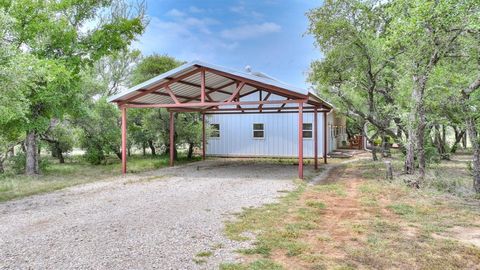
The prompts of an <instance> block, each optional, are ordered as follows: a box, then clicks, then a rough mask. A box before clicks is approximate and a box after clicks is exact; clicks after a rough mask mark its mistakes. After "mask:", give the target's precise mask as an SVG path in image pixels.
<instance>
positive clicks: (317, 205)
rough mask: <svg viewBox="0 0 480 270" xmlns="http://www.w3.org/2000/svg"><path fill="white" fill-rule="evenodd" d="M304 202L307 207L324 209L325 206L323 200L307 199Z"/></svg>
mask: <svg viewBox="0 0 480 270" xmlns="http://www.w3.org/2000/svg"><path fill="white" fill-rule="evenodd" d="M305 204H306V205H307V206H309V207H314V208H318V209H325V208H326V207H327V206H326V205H325V203H323V202H318V201H313V200H308V201H306V202H305Z"/></svg>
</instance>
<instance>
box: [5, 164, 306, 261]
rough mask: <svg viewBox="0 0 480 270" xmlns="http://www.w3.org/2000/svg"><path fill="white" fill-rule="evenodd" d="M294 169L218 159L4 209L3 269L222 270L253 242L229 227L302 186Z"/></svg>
mask: <svg viewBox="0 0 480 270" xmlns="http://www.w3.org/2000/svg"><path fill="white" fill-rule="evenodd" d="M296 168H297V167H296V166H292V165H280V164H265V163H254V162H251V161H245V160H238V159H215V160H207V161H202V162H195V163H190V164H188V165H185V166H179V167H174V168H165V169H160V170H156V171H152V172H148V173H142V174H136V175H129V176H127V177H118V178H112V179H109V180H108V181H99V182H94V183H90V184H85V185H81V186H75V187H71V188H67V189H63V190H60V191H57V192H52V193H48V194H43V195H36V196H31V197H27V198H24V199H19V200H14V201H9V202H5V203H1V204H0V269H27V268H28V269H216V268H218V265H219V264H220V263H222V262H235V261H238V260H240V258H239V255H238V254H237V253H236V252H235V250H238V249H240V248H245V247H248V245H249V243H248V242H236V241H231V240H229V239H228V238H226V237H225V235H224V222H225V221H226V220H228V219H232V218H235V217H234V216H233V214H234V213H237V212H240V211H241V210H242V208H244V207H257V206H260V205H262V204H265V203H270V202H273V201H275V200H276V199H277V198H278V197H279V196H282V194H283V193H279V191H284V190H291V189H293V188H295V185H294V183H293V181H292V180H293V179H294V178H295V176H296V173H297V170H296ZM202 251H212V252H213V255H211V256H209V257H201V258H198V257H196V254H198V253H199V252H202ZM196 259H203V260H205V262H201V261H198V260H197V262H195V261H196Z"/></svg>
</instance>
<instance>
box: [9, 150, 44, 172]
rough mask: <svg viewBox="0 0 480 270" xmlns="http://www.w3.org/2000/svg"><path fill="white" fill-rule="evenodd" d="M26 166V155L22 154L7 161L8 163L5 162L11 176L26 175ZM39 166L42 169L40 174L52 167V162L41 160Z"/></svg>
mask: <svg viewBox="0 0 480 270" xmlns="http://www.w3.org/2000/svg"><path fill="white" fill-rule="evenodd" d="M26 164H27V161H26V156H25V153H23V152H20V153H18V154H16V155H15V156H13V157H10V158H8V159H7V162H5V165H6V166H5V167H6V172H7V173H11V174H23V173H25V166H26ZM38 166H39V167H40V172H42V171H45V170H46V169H48V167H49V166H50V161H48V160H47V159H40V161H39V164H38Z"/></svg>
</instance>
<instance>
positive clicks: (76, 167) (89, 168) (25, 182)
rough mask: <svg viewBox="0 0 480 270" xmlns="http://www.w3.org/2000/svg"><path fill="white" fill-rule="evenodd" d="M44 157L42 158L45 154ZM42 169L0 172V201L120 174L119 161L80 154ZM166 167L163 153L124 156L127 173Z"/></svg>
mask: <svg viewBox="0 0 480 270" xmlns="http://www.w3.org/2000/svg"><path fill="white" fill-rule="evenodd" d="M45 158H46V157H45ZM197 160H199V158H198V157H196V158H194V159H193V160H187V159H186V158H185V157H179V160H178V161H177V164H184V163H188V162H192V161H197ZM49 164H50V165H49V166H48V167H47V168H46V169H45V170H44V171H43V172H42V175H39V176H35V177H30V176H25V175H5V174H4V175H0V202H2V201H8V200H11V199H15V198H21V197H26V196H30V195H34V194H39V193H45V192H52V191H55V190H59V189H63V188H66V187H70V186H75V185H79V184H85V183H89V182H95V181H103V180H107V179H109V178H112V177H118V176H120V175H121V162H120V160H119V159H118V158H114V157H111V158H109V159H108V160H107V163H106V165H91V164H89V163H87V162H85V161H84V160H83V159H82V158H81V157H77V156H75V157H72V158H67V159H66V163H64V164H60V163H58V162H56V161H54V160H51V161H50V162H49ZM166 166H168V157H167V156H165V155H163V156H155V157H153V156H130V157H129V158H128V172H129V173H137V172H144V171H149V170H153V169H157V168H161V167H166ZM161 178H162V176H152V177H145V178H141V179H139V180H138V181H133V180H132V181H130V182H127V184H129V183H135V182H142V181H145V182H148V181H155V180H160V179H161Z"/></svg>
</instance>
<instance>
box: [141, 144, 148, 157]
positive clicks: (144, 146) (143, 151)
mask: <svg viewBox="0 0 480 270" xmlns="http://www.w3.org/2000/svg"><path fill="white" fill-rule="evenodd" d="M146 148H147V147H146V145H145V142H143V143H142V155H143V156H145V155H146V154H147V152H146Z"/></svg>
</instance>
